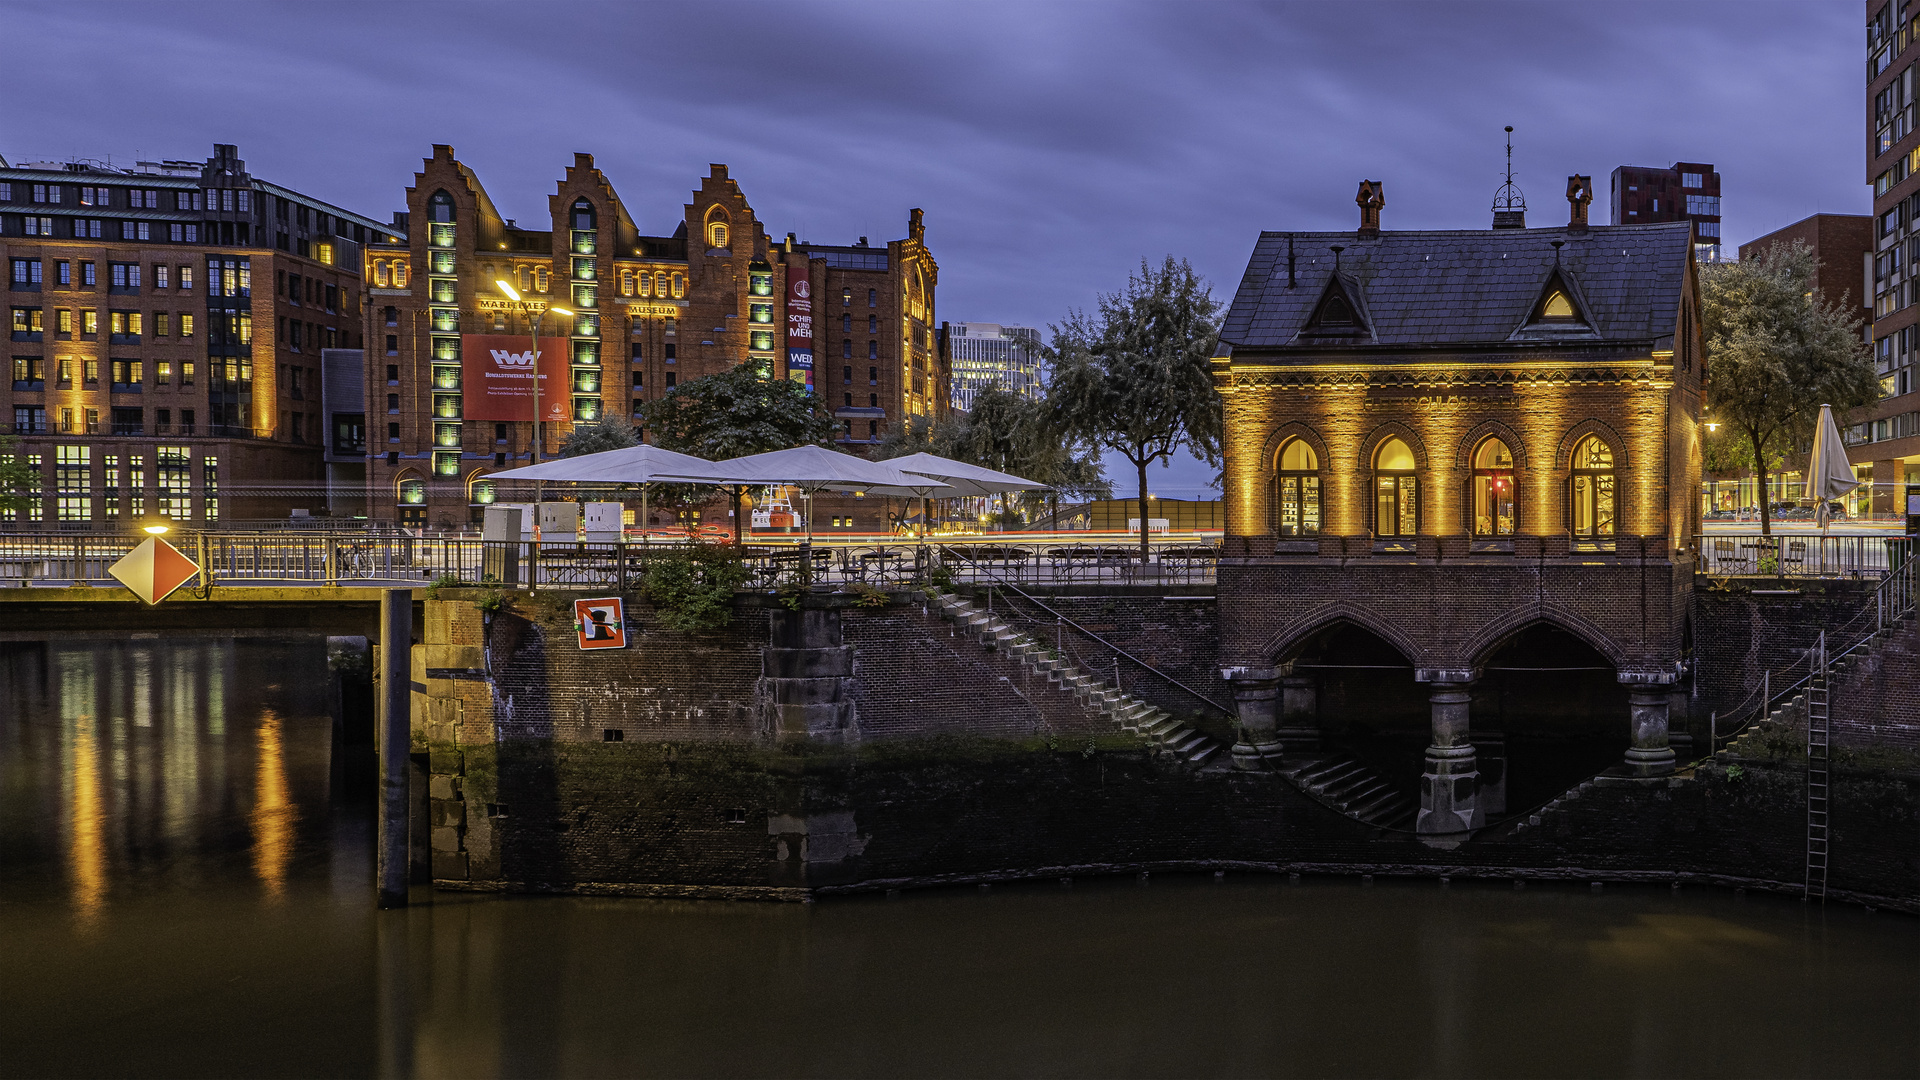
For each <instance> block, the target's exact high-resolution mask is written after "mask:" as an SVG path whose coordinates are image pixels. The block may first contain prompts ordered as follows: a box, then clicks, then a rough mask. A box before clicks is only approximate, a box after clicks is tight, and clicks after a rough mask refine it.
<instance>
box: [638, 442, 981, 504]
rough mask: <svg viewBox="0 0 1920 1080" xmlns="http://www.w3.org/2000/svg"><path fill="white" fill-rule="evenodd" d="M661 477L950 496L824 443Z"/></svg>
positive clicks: (923, 480)
mask: <svg viewBox="0 0 1920 1080" xmlns="http://www.w3.org/2000/svg"><path fill="white" fill-rule="evenodd" d="M661 478H662V479H666V480H687V481H696V482H700V483H708V484H748V485H759V484H778V485H784V486H788V487H797V488H799V489H800V490H802V491H804V492H806V493H808V494H812V493H813V492H816V491H861V492H866V493H867V494H870V495H905V496H912V497H929V496H930V497H932V498H936V499H940V498H946V497H947V496H949V495H956V494H959V492H956V491H955V490H954V489H953V488H952V487H950V486H949V485H947V484H945V483H942V482H941V481H939V480H935V479H934V478H932V477H930V476H923V475H921V474H918V473H910V472H904V471H902V470H900V469H897V468H895V467H894V465H893V463H892V462H878V461H868V460H867V459H866V458H858V457H854V456H853V455H851V454H842V453H840V452H839V451H837V450H828V449H827V448H826V447H824V446H795V447H791V448H789V449H786V450H773V451H770V452H768V453H765V454H750V455H748V456H746V457H737V458H728V459H727V460H725V461H716V462H713V463H711V464H706V463H703V468H702V469H701V470H699V471H698V472H693V471H690V472H689V474H688V475H684V476H676V475H668V474H667V473H664V472H663V473H662V475H661Z"/></svg>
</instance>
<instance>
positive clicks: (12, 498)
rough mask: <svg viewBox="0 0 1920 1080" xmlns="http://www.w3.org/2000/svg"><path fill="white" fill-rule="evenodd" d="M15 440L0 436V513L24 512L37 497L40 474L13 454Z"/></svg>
mask: <svg viewBox="0 0 1920 1080" xmlns="http://www.w3.org/2000/svg"><path fill="white" fill-rule="evenodd" d="M16 445H17V440H16V439H14V437H13V436H11V435H0V511H7V510H24V509H26V506H27V503H28V502H30V501H31V500H33V499H34V498H37V497H38V489H39V487H40V474H39V473H37V472H35V471H34V470H32V469H30V468H28V467H27V463H26V462H25V461H22V460H21V459H20V456H19V455H18V454H16V453H14V447H15V446H16Z"/></svg>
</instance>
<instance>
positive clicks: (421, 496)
mask: <svg viewBox="0 0 1920 1080" xmlns="http://www.w3.org/2000/svg"><path fill="white" fill-rule="evenodd" d="M395 490H396V491H397V492H398V499H399V502H400V505H401V506H422V505H425V503H426V501H427V482H426V481H425V480H418V479H410V480H402V481H400V484H399V486H398V487H397V488H396V489H395Z"/></svg>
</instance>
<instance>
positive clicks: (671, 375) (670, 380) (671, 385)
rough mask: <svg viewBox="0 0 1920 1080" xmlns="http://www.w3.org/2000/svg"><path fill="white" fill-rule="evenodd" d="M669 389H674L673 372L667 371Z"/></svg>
mask: <svg viewBox="0 0 1920 1080" xmlns="http://www.w3.org/2000/svg"><path fill="white" fill-rule="evenodd" d="M667 389H669V390H671V389H673V372H671V371H669V372H667Z"/></svg>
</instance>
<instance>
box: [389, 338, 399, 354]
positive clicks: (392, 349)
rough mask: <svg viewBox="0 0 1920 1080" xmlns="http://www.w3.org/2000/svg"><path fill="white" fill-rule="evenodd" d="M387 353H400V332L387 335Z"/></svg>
mask: <svg viewBox="0 0 1920 1080" xmlns="http://www.w3.org/2000/svg"><path fill="white" fill-rule="evenodd" d="M387 355H388V356H399V355H400V336H399V335H398V334H388V335H387Z"/></svg>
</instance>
